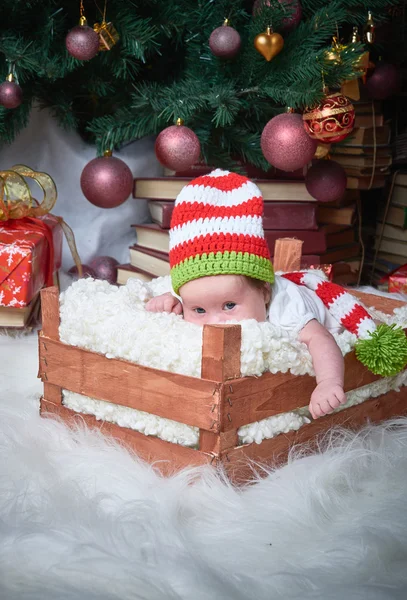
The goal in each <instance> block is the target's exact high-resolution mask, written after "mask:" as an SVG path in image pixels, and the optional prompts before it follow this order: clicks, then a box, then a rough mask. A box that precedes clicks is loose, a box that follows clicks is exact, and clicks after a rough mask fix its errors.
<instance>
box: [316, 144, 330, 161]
mask: <svg viewBox="0 0 407 600" xmlns="http://www.w3.org/2000/svg"><path fill="white" fill-rule="evenodd" d="M330 149H331V144H324V143H323V142H319V144H318V146H317V149H316V150H315V154H314V158H318V159H321V158H328V157H329V151H330Z"/></svg>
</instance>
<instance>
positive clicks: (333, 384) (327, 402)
mask: <svg viewBox="0 0 407 600" xmlns="http://www.w3.org/2000/svg"><path fill="white" fill-rule="evenodd" d="M344 402H346V396H345V392H344V391H343V388H342V386H341V385H339V384H338V382H337V381H335V380H332V379H325V380H324V381H321V382H320V383H319V384H318V385H317V387H316V388H315V390H314V391H313V392H312V395H311V402H310V404H309V410H310V413H311V415H312V417H313V419H318V417H323V416H324V415H328V414H329V413H331V412H332V411H333V410H334V409H335V408H338V406H340V405H341V404H343V403H344Z"/></svg>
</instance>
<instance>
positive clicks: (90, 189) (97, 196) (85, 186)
mask: <svg viewBox="0 0 407 600" xmlns="http://www.w3.org/2000/svg"><path fill="white" fill-rule="evenodd" d="M81 188H82V192H83V194H84V196H85V198H86V199H87V200H89V202H90V203H91V204H94V205H95V206H98V207H99V208H115V207H116V206H120V204H123V202H125V201H126V200H127V198H128V197H129V196H130V194H131V191H132V189H133V175H132V173H131V171H130V169H129V167H128V166H127V165H126V163H125V162H123V161H122V160H120V158H116V157H114V156H103V157H100V158H94V159H93V160H91V161H90V162H89V163H88V164H87V165H86V167H85V168H84V169H83V171H82V175H81Z"/></svg>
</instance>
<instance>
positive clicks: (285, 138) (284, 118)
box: [261, 113, 318, 171]
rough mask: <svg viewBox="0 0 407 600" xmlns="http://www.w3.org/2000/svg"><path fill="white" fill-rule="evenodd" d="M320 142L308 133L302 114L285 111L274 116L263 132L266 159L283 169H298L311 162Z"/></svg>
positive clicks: (263, 150) (262, 142)
mask: <svg viewBox="0 0 407 600" xmlns="http://www.w3.org/2000/svg"><path fill="white" fill-rule="evenodd" d="M317 146H318V142H317V141H316V140H313V139H311V138H310V137H309V135H307V133H306V131H305V129H304V126H303V124H302V116H301V115H297V114H293V113H284V114H281V115H277V117H273V118H272V119H271V120H270V121H269V122H268V123H267V125H266V126H265V128H264V129H263V133H262V134H261V149H262V152H263V154H264V157H265V159H266V160H267V161H268V162H269V163H270V164H271V165H273V166H274V167H276V168H277V169H281V170H282V171H296V170H297V169H301V168H302V167H304V166H305V165H307V164H308V163H309V162H311V160H312V158H313V156H314V154H315V150H316V149H317Z"/></svg>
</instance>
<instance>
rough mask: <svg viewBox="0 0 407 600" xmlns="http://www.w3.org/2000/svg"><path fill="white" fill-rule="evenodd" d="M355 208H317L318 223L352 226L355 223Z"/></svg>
mask: <svg viewBox="0 0 407 600" xmlns="http://www.w3.org/2000/svg"><path fill="white" fill-rule="evenodd" d="M355 214H356V211H355V207H354V206H345V207H343V208H333V207H331V206H318V209H317V218H318V223H332V224H333V225H353V223H354V221H355Z"/></svg>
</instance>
